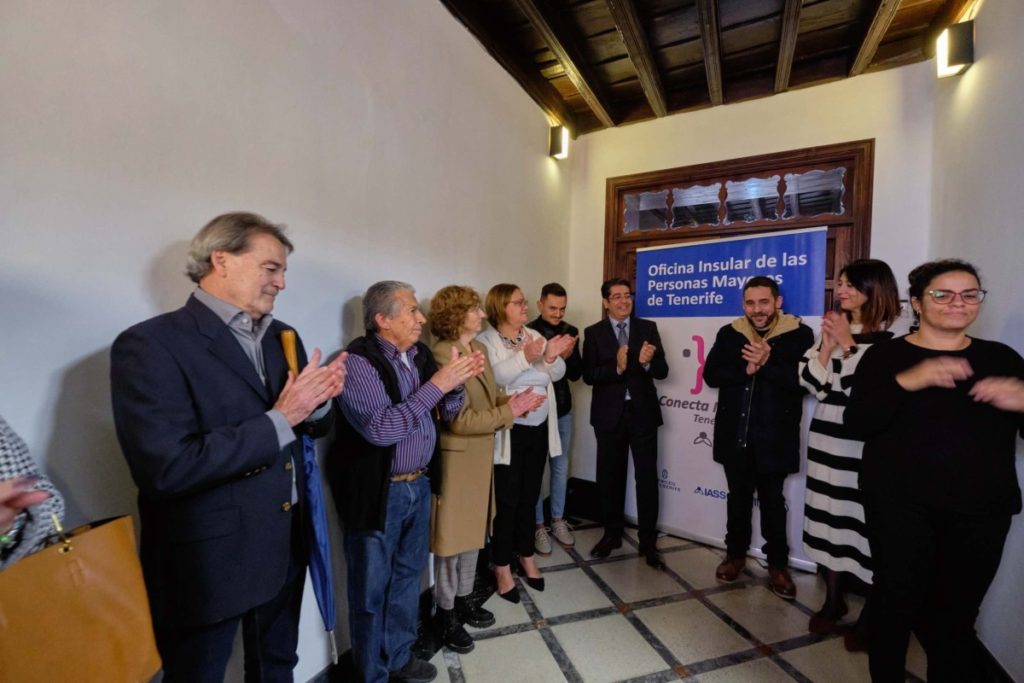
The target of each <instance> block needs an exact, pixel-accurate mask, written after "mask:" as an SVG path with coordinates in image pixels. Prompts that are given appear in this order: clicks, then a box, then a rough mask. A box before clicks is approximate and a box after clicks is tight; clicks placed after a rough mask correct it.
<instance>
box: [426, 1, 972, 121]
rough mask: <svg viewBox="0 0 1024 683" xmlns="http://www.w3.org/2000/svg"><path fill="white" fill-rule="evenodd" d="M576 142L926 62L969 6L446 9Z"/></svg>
mask: <svg viewBox="0 0 1024 683" xmlns="http://www.w3.org/2000/svg"><path fill="white" fill-rule="evenodd" d="M441 2H442V3H443V4H444V5H445V6H446V7H447V8H448V10H449V11H451V13H452V14H453V15H455V17H456V18H457V19H458V20H459V21H461V22H462V23H463V24H464V25H465V26H466V28H468V29H469V30H470V32H472V33H473V35H475V36H476V37H477V39H478V40H479V41H480V42H481V43H483V46H484V48H485V49H486V50H487V51H488V52H489V53H490V54H491V56H493V57H494V59H496V60H497V61H498V63H499V64H501V66H502V67H504V68H505V69H506V70H507V71H508V72H509V73H510V74H511V75H512V76H513V77H514V78H515V79H516V80H517V81H518V82H519V84H520V85H521V86H522V87H523V89H524V90H526V92H527V93H528V94H529V95H530V96H531V97H532V98H533V99H534V100H535V101H536V102H537V104H538V105H540V107H541V108H542V109H543V110H544V111H545V112H547V114H548V115H549V116H550V117H551V119H552V121H554V122H556V123H561V124H562V125H565V126H568V127H569V129H570V130H571V131H572V132H573V134H574V135H582V134H584V133H589V132H592V131H595V130H601V129H604V128H609V127H613V126H619V125H622V124H626V123H633V122H636V121H645V120H648V119H653V118H656V117H660V116H667V115H669V114H675V113H679V112H683V111H689V110H692V109H700V108H702V107H710V106H715V105H719V104H728V103H730V102H738V101H741V100H746V99H751V98H754V97H766V96H769V95H773V94H775V93H781V92H785V91H786V90H790V89H793V88H803V87H807V86H812V85H817V84H820V83H826V82H828V81H834V80H837V79H841V78H848V77H850V76H856V75H858V74H861V73H867V72H871V71H877V70H879V69H889V68H892V67H897V66H903V65H906V64H912V63H914V62H919V61H922V60H925V59H928V58H930V57H931V56H932V54H933V53H934V45H935V38H936V37H937V36H938V34H939V33H940V32H941V31H942V29H944V28H946V27H947V26H948V25H949V24H951V23H953V22H954V21H956V20H957V19H958V18H959V17H960V16H961V15H962V14H963V13H964V12H965V10H966V9H967V7H968V6H969V5H970V4H971V0H441Z"/></svg>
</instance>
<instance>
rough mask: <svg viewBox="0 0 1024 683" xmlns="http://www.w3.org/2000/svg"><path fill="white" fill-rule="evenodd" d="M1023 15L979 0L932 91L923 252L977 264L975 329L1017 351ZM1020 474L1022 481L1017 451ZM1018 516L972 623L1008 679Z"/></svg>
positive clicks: (1019, 602) (1018, 675)
mask: <svg viewBox="0 0 1024 683" xmlns="http://www.w3.org/2000/svg"><path fill="white" fill-rule="evenodd" d="M1022 31H1024V12H1022V11H1021V6H1020V3H1019V2H1017V1H1016V0H985V2H984V4H982V5H981V7H980V10H979V12H978V15H977V18H976V23H975V38H976V41H975V59H976V62H975V64H974V65H973V66H972V67H971V68H970V70H968V71H967V73H965V74H963V75H962V76H959V77H954V78H948V79H943V80H942V81H939V84H938V88H937V90H936V106H935V112H936V118H935V171H934V173H935V185H934V191H933V207H934V208H933V211H934V216H935V220H934V232H933V239H932V245H931V249H930V256H934V257H937V258H938V257H948V256H956V257H959V258H964V259H967V260H969V261H971V262H973V263H974V264H975V265H977V266H978V267H979V268H980V269H981V274H982V279H983V283H984V286H985V287H986V288H987V289H988V290H989V292H990V293H989V298H988V299H986V300H985V304H984V307H983V310H982V313H981V315H980V317H979V318H978V322H977V323H975V326H974V328H973V329H972V333H973V334H975V335H977V336H978V337H982V338H987V339H998V340H1000V341H1002V342H1005V343H1007V344H1009V345H1010V346H1012V347H1014V348H1015V349H1016V350H1017V351H1018V352H1020V353H1024V311H1022V310H1021V306H1020V287H1021V283H1022V278H1021V268H1020V258H1019V255H1020V254H1021V253H1022V252H1024V232H1022V231H1021V227H1020V217H1019V216H1018V215H1017V214H1015V213H1014V211H1015V209H1014V208H1013V207H1014V206H1016V204H1017V201H1018V200H1019V197H1020V193H1021V188H1022V187H1024V166H1022V165H1021V160H1022V159H1024V136H1022V135H1021V134H1020V121H1021V118H1022V117H1024V94H1022V92H1021V89H1020V84H1021V83H1022V82H1024V54H1022V52H1021V50H1020V36H1021V34H1022ZM1017 445H1018V457H1017V468H1018V479H1019V480H1020V481H1021V483H1022V485H1024V459H1022V458H1021V457H1020V456H1021V454H1022V451H1024V449H1021V448H1020V445H1021V442H1020V441H1019V440H1018V441H1017ZM1021 567H1024V519H1022V517H1021V515H1017V516H1016V517H1014V520H1013V526H1012V527H1011V529H1010V536H1009V538H1008V539H1007V544H1006V548H1005V550H1004V552H1003V561H1002V564H1001V565H1000V570H999V574H998V575H997V576H996V580H995V582H994V583H993V585H992V588H991V589H990V590H989V593H988V596H987V597H986V599H985V604H984V606H983V609H982V613H981V618H980V619H979V621H978V627H979V632H980V634H981V637H982V640H983V641H984V642H985V644H986V645H987V646H988V648H989V650H991V651H992V652H993V653H994V654H995V655H996V657H997V658H998V659H999V660H1000V662H1001V663H1002V665H1003V667H1004V668H1005V669H1006V670H1007V672H1009V673H1010V675H1011V676H1012V677H1013V678H1014V679H1015V680H1024V650H1022V649H1021V647H1020V644H1021V633H1024V591H1022V590H1021V586H1020V576H1021V574H1020V572H1021Z"/></svg>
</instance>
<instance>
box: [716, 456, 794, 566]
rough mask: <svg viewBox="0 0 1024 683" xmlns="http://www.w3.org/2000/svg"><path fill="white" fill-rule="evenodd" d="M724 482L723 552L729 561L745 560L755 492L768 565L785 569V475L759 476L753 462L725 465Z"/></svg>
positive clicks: (787, 553)
mask: <svg viewBox="0 0 1024 683" xmlns="http://www.w3.org/2000/svg"><path fill="white" fill-rule="evenodd" d="M725 479H726V481H727V482H728V485H729V498H728V499H727V500H726V513H727V519H726V524H725V550H726V552H727V553H728V555H729V557H746V555H747V550H748V549H749V548H750V539H751V536H752V535H753V533H754V532H753V525H752V522H751V515H752V514H753V512H754V492H755V491H757V504H758V507H759V508H760V510H761V535H762V536H764V541H765V543H764V553H765V555H767V556H768V565H769V566H771V567H779V568H784V567H786V566H787V565H788V564H789V543H788V541H787V540H786V498H785V497H784V496H783V495H782V484H783V482H785V481H786V475H785V474H781V473H777V472H769V473H764V472H758V471H757V470H756V468H755V467H754V464H753V462H750V463H748V464H745V465H726V466H725Z"/></svg>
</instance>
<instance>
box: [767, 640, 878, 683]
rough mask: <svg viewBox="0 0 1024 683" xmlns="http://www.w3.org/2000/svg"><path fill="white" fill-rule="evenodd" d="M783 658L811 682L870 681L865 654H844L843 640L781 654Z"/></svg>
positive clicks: (855, 682)
mask: <svg viewBox="0 0 1024 683" xmlns="http://www.w3.org/2000/svg"><path fill="white" fill-rule="evenodd" d="M782 658H783V659H785V660H786V661H787V662H789V663H790V664H792V665H793V666H795V667H796V668H797V670H799V671H800V673H802V674H804V675H805V676H807V677H808V678H810V679H811V680H812V681H828V683H862V682H863V681H868V680H871V676H870V674H869V673H868V656H867V653H864V652H857V653H851V652H847V651H846V648H845V647H843V639H842V638H833V639H831V640H826V641H824V642H821V643H816V644H814V645H808V646H807V647H802V648H800V649H798V650H791V651H789V652H784V653H782Z"/></svg>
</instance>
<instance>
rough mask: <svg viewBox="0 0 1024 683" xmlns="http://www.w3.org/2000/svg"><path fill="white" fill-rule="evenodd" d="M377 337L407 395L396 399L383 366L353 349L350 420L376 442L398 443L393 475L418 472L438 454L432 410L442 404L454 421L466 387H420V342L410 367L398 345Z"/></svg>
mask: <svg viewBox="0 0 1024 683" xmlns="http://www.w3.org/2000/svg"><path fill="white" fill-rule="evenodd" d="M374 341H375V342H376V343H377V345H378V346H379V347H380V350H381V351H382V352H383V354H384V357H385V358H387V359H388V362H389V363H391V367H392V368H394V370H395V375H396V376H397V377H398V386H399V391H400V392H401V395H402V399H403V400H402V402H401V403H399V404H397V405H394V404H392V403H391V398H390V397H389V396H388V392H387V389H386V388H385V387H384V382H383V381H381V378H380V375H379V374H378V373H377V370H376V369H374V367H373V365H371V364H370V362H369V361H368V360H366V359H365V358H363V357H362V356H357V355H355V354H352V355H350V356H349V357H348V360H347V361H346V362H345V368H346V374H345V390H344V391H343V392H342V394H341V409H342V411H343V412H344V413H345V417H346V418H347V419H348V421H349V423H350V424H351V425H352V426H353V427H355V428H356V430H357V431H358V432H359V433H360V434H361V435H362V436H363V438H364V439H366V440H367V441H369V442H370V443H372V444H374V445H376V446H390V445H392V444H395V457H394V459H393V460H392V461H391V474H406V473H408V472H415V471H416V470H419V469H423V468H424V467H426V466H427V463H429V462H430V456H432V455H433V454H434V443H435V442H436V440H437V434H436V433H435V430H434V422H433V420H432V419H431V417H430V411H431V410H433V408H434V406H436V405H439V408H440V411H441V419H443V420H445V421H447V420H451V419H452V418H454V417H455V416H456V415H458V414H459V411H460V410H461V409H462V402H463V400H464V399H465V396H466V392H465V391H463V389H462V387H459V389H457V390H455V391H451V392H449V393H447V394H442V393H441V390H440V389H438V388H437V386H436V385H434V384H433V383H431V382H427V383H425V384H424V385H423V386H420V378H419V373H418V372H417V371H416V365H415V363H413V358H415V357H416V353H417V348H416V346H412V347H410V348H409V350H408V351H406V354H407V355H408V361H409V365H408V366H407V365H406V364H405V363H404V362H402V354H400V353H399V352H398V349H397V348H396V347H395V345H394V344H392V343H391V342H389V341H387V340H385V339H383V338H382V337H380V335H374Z"/></svg>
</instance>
